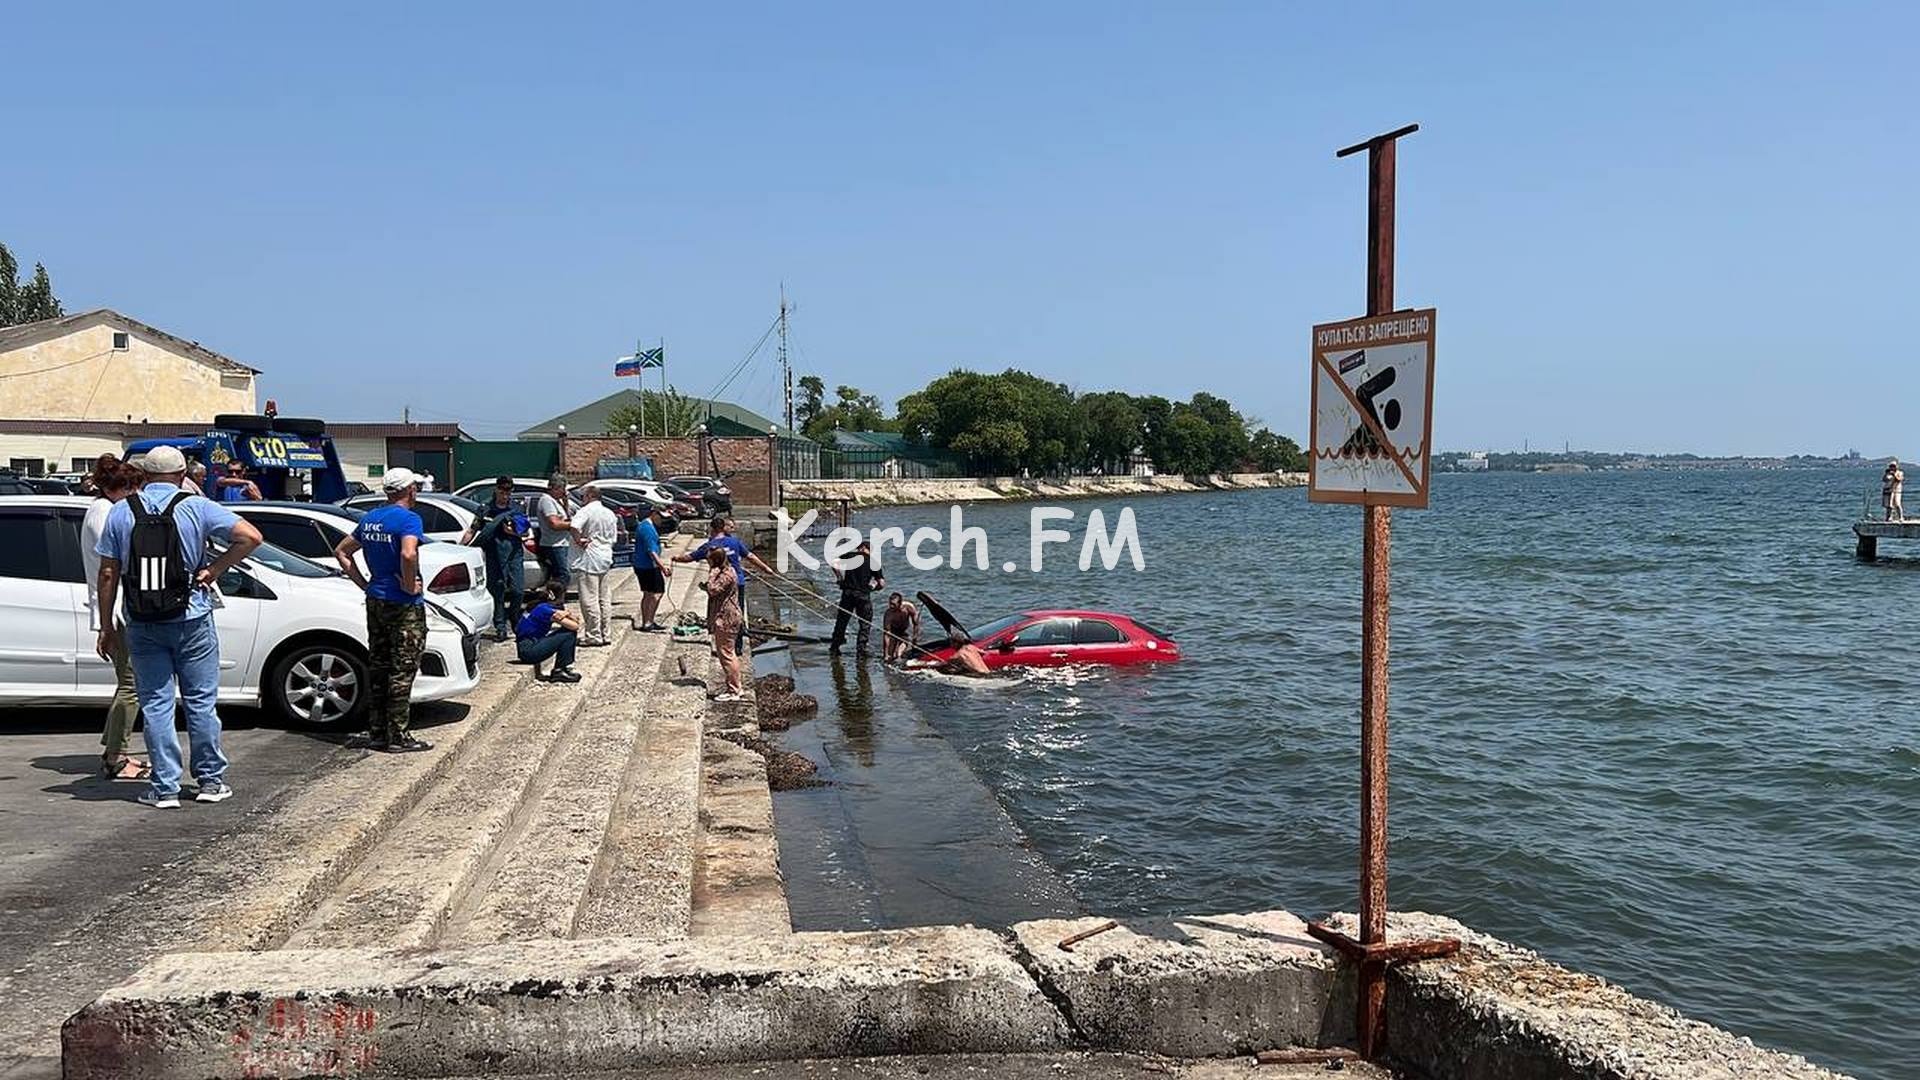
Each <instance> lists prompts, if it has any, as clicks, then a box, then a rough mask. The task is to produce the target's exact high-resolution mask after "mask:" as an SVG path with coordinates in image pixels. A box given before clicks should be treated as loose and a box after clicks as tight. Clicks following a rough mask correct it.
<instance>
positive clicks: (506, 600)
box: [461, 476, 527, 641]
mask: <svg viewBox="0 0 1920 1080" xmlns="http://www.w3.org/2000/svg"><path fill="white" fill-rule="evenodd" d="M526 536H527V519H526V515H524V514H522V513H520V511H519V508H517V507H515V506H514V504H513V477H511V476H502V477H500V478H499V479H497V480H495V481H494V482H493V499H492V501H490V502H488V503H487V505H486V507H485V508H484V509H482V510H481V511H480V516H479V517H477V518H475V519H474V520H473V525H472V527H471V528H469V529H468V530H467V535H466V536H465V537H464V538H463V539H462V541H461V542H462V543H467V544H477V545H479V548H480V554H481V555H483V556H485V558H486V560H487V591H488V592H490V593H492V594H493V640H495V641H505V640H507V635H508V634H510V633H512V631H513V628H514V627H515V626H516V625H518V624H519V622H520V599H521V596H522V595H523V594H524V593H525V592H526V591H527V577H526V574H527V564H526V549H525V548H524V547H523V546H522V542H523V541H524V540H525V539H526Z"/></svg>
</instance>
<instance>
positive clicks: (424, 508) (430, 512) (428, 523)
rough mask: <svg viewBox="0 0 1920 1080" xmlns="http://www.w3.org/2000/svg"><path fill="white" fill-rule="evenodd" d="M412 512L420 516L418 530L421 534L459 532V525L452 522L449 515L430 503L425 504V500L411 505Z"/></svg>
mask: <svg viewBox="0 0 1920 1080" xmlns="http://www.w3.org/2000/svg"><path fill="white" fill-rule="evenodd" d="M413 512H414V513H416V514H419V515H420V530H421V531H422V532H430V533H437V532H459V531H460V523H459V522H458V521H455V520H454V518H453V515H452V514H449V513H447V512H446V511H445V510H442V509H441V508H439V507H437V506H435V505H433V504H432V503H430V502H427V501H426V500H425V499H422V500H419V501H417V502H415V503H414V504H413Z"/></svg>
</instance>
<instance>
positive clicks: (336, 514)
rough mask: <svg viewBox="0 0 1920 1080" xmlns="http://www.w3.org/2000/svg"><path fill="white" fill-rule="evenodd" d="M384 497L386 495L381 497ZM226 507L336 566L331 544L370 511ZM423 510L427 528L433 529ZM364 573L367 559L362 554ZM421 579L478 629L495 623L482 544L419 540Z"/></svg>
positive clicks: (278, 543) (281, 542)
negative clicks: (479, 545)
mask: <svg viewBox="0 0 1920 1080" xmlns="http://www.w3.org/2000/svg"><path fill="white" fill-rule="evenodd" d="M382 501H383V502H384V501H385V500H382ZM226 506H227V509H229V510H232V511H233V512H234V513H236V514H239V515H240V516H241V517H243V518H246V519H247V520H248V521H251V522H253V524H254V527H255V528H258V529H259V530H260V535H261V536H264V537H266V540H267V543H269V544H272V545H273V546H275V547H278V548H283V549H285V550H287V551H291V552H293V553H294V554H295V555H299V556H302V557H304V558H307V559H310V560H312V561H313V562H316V563H319V564H320V565H321V566H323V567H327V568H329V569H332V568H334V567H336V566H338V565H339V563H338V562H336V561H335V559H334V557H333V549H334V547H335V545H337V544H339V543H340V541H341V539H342V538H344V537H345V536H347V534H349V533H351V532H353V528H354V526H355V525H356V524H358V523H359V521H360V519H361V518H362V517H364V516H365V515H366V511H365V510H361V509H358V508H353V507H344V506H335V505H334V504H332V503H304V502H243V503H227V504H226ZM426 523H427V522H426V515H424V514H423V515H421V525H422V526H423V531H424V532H426V533H427V534H428V538H429V540H431V539H432V535H433V530H432V529H431V528H424V527H425V526H426ZM358 561H359V563H360V571H361V573H365V572H366V569H367V558H366V556H365V555H364V554H362V555H360V556H359V560H358ZM420 579H421V580H422V581H423V582H425V588H426V590H427V598H428V599H429V600H432V601H433V602H435V603H437V604H440V605H442V606H444V607H449V608H452V609H453V610H455V611H457V612H459V613H460V614H461V615H463V616H465V617H466V620H467V623H468V625H469V626H471V627H472V628H474V629H481V628H484V627H488V626H492V625H493V594H492V593H490V592H488V591H487V560H486V558H485V557H484V556H482V555H481V554H480V549H478V548H472V547H467V546H465V545H462V544H448V543H438V542H430V543H425V544H421V545H420Z"/></svg>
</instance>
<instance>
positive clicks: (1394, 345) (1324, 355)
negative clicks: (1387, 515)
mask: <svg viewBox="0 0 1920 1080" xmlns="http://www.w3.org/2000/svg"><path fill="white" fill-rule="evenodd" d="M1433 322H1434V312H1433V309H1432V308H1426V309H1424V310H1420V311H1395V312H1390V313H1388V314H1386V315H1371V316H1368V317H1367V318H1364V319H1350V320H1348V321H1346V322H1337V323H1325V324H1323V325H1320V326H1316V327H1314V328H1313V438H1312V443H1313V453H1312V456H1311V458H1310V459H1309V461H1308V466H1307V470H1308V481H1307V498H1309V499H1311V500H1312V501H1314V502H1340V503H1366V504H1372V505H1376V506H1404V507H1412V508H1416V509H1417V508H1421V507H1425V506H1426V505H1427V487H1428V479H1429V477H1430V475H1431V470H1430V469H1429V458H1430V457H1431V455H1432V452H1433V440H1432V430H1433Z"/></svg>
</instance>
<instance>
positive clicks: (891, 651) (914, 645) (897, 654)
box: [881, 593, 920, 664]
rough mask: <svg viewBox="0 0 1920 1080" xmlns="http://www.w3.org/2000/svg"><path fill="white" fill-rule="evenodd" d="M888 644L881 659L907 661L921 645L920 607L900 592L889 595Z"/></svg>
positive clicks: (888, 661) (886, 629)
mask: <svg viewBox="0 0 1920 1080" xmlns="http://www.w3.org/2000/svg"><path fill="white" fill-rule="evenodd" d="M885 632H886V644H885V646H884V652H883V653H882V654H881V659H882V660H884V661H885V662H886V663H889V664H891V663H894V662H896V661H899V662H905V661H906V660H907V658H909V657H911V656H912V655H913V654H914V653H915V652H917V651H918V650H919V647H920V609H919V608H918V607H916V606H915V605H914V603H913V601H911V600H908V599H907V598H906V597H904V596H902V595H900V594H899V593H894V594H893V595H891V596H889V597H887V613H886V626H885Z"/></svg>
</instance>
